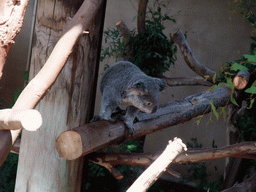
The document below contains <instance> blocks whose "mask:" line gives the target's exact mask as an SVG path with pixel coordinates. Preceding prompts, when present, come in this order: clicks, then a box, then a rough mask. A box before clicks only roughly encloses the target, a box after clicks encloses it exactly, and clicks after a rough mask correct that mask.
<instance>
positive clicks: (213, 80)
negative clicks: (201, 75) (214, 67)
mask: <svg viewBox="0 0 256 192" xmlns="http://www.w3.org/2000/svg"><path fill="white" fill-rule="evenodd" d="M216 77H217V73H214V75H213V77H212V82H213V83H216Z"/></svg>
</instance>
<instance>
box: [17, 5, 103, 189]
mask: <svg viewBox="0 0 256 192" xmlns="http://www.w3.org/2000/svg"><path fill="white" fill-rule="evenodd" d="M85 1H87V2H89V1H91V3H97V2H96V1H94V0H85ZM103 2H105V3H103V4H102V6H101V8H100V9H99V10H98V13H97V14H96V16H95V17H94V19H93V21H92V23H91V25H90V27H89V29H88V31H89V34H85V35H83V36H82V37H81V38H80V40H79V41H78V42H77V45H76V46H75V47H74V49H73V53H72V54H71V55H70V57H69V59H68V61H67V63H66V64H65V67H64V68H63V70H62V72H61V73H60V75H59V76H58V78H57V80H56V81H55V83H54V85H53V86H52V87H51V89H50V90H49V92H48V93H47V94H46V95H45V97H44V99H43V100H41V101H40V103H39V104H38V106H37V107H36V109H37V110H38V111H39V112H40V113H41V115H42V117H43V125H42V127H41V128H40V129H39V130H38V131H36V132H33V133H32V132H28V131H23V134H22V142H21V148H20V156H19V165H18V172H17V178H16V186H15V191H21V192H23V191H31V192H32V191H39V192H40V191H42V192H45V191H54V192H58V191H61V192H63V191H64V192H65V191H68V192H69V191H80V188H81V179H82V175H81V174H82V170H83V164H82V158H80V159H77V160H75V161H67V160H65V159H63V158H61V157H59V155H58V154H57V152H56V149H55V140H56V138H57V137H58V135H59V134H60V133H61V132H63V131H66V130H69V129H71V128H72V127H76V126H79V125H83V124H85V123H86V122H88V121H89V119H90V118H91V117H92V115H93V114H92V113H93V108H94V100H95V91H96V81H97V72H98V62H99V51H100V47H101V37H102V30H103V21H104V19H103V18H104V11H105V4H106V1H103ZM81 3H82V1H81V0H75V1H66V0H62V1H55V0H45V1H38V7H37V15H36V26H35V32H34V40H33V41H34V42H33V50H32V58H31V67H30V75H31V77H33V76H35V75H36V74H37V73H38V71H39V70H40V69H41V68H42V65H43V64H44V63H45V62H46V60H47V58H48V56H49V54H50V53H51V51H52V48H53V47H54V45H55V43H56V42H57V40H58V39H59V37H60V35H61V33H62V32H63V26H64V24H65V23H66V21H67V19H68V17H72V16H73V15H74V14H75V12H76V11H77V9H78V8H79V6H80V5H81ZM69 14H70V15H69ZM64 30H65V29H64Z"/></svg>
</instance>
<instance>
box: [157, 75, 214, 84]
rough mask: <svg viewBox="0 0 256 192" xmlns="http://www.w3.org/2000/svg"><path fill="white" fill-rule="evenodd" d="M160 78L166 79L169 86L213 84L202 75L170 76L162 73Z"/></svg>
mask: <svg viewBox="0 0 256 192" xmlns="http://www.w3.org/2000/svg"><path fill="white" fill-rule="evenodd" d="M159 78H161V79H163V80H165V82H166V83H167V85H168V86H170V87H172V86H197V85H198V86H212V85H213V84H212V83H210V82H209V81H207V80H205V79H204V78H202V77H191V78H189V77H174V78H169V77H165V76H164V75H161V76H160V77H159Z"/></svg>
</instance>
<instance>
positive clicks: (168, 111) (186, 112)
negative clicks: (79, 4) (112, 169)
mask: <svg viewBox="0 0 256 192" xmlns="http://www.w3.org/2000/svg"><path fill="white" fill-rule="evenodd" d="M230 93H231V90H230V89H229V88H228V87H219V88H216V89H215V90H212V91H204V92H201V93H198V94H195V95H191V96H189V97H186V98H185V99H180V100H175V101H171V102H169V103H166V104H162V105H159V107H158V110H157V112H156V113H153V114H146V113H143V112H140V113H139V114H138V116H137V118H138V119H139V122H137V123H135V124H134V127H135V131H134V134H133V136H127V132H126V129H125V124H124V123H123V121H120V120H117V121H116V122H114V123H111V122H108V121H104V120H102V121H97V122H93V123H89V124H86V125H84V126H82V127H78V128H75V129H73V130H70V131H66V132H63V133H62V134H60V135H59V137H58V138H57V140H56V149H57V151H58V153H59V155H60V156H61V157H63V158H65V159H69V160H72V159H76V158H78V157H80V156H82V155H87V154H89V153H91V152H93V151H96V150H98V149H102V148H105V147H108V146H109V145H111V144H117V143H120V142H122V141H125V140H130V139H134V138H137V137H141V136H143V135H147V134H150V133H152V132H155V131H158V130H161V129H164V128H167V127H170V126H173V125H177V124H179V123H184V122H186V121H189V120H191V119H192V118H195V117H197V116H199V115H201V114H206V113H208V112H210V111H211V104H210V101H211V100H212V99H213V103H214V105H215V107H220V106H225V105H227V103H229V98H230ZM126 136H127V137H126Z"/></svg>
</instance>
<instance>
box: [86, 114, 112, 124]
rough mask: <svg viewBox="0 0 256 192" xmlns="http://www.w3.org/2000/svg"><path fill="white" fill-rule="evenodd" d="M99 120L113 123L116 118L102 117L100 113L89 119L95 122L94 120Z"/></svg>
mask: <svg viewBox="0 0 256 192" xmlns="http://www.w3.org/2000/svg"><path fill="white" fill-rule="evenodd" d="M100 120H107V121H110V122H111V123H114V122H115V121H116V118H115V117H114V118H104V117H101V116H100V115H95V116H94V117H93V118H92V120H91V121H90V123H92V122H95V121H100Z"/></svg>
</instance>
